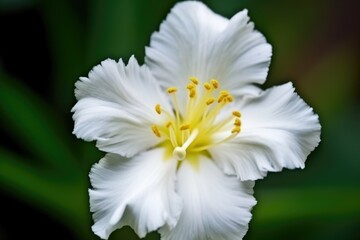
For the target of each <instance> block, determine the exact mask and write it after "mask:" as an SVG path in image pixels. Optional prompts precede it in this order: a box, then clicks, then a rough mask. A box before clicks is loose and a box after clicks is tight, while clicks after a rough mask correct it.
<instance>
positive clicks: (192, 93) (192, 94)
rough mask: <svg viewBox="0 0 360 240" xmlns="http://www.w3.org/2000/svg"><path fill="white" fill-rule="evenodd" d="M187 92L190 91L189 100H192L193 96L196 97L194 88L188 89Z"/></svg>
mask: <svg viewBox="0 0 360 240" xmlns="http://www.w3.org/2000/svg"><path fill="white" fill-rule="evenodd" d="M189 91H190V92H189V97H190V98H194V97H195V95H196V89H195V88H192V89H190V90H189Z"/></svg>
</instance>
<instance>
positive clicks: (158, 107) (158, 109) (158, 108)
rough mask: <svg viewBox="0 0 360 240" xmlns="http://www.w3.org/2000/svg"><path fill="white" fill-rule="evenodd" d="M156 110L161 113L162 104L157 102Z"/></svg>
mask: <svg viewBox="0 0 360 240" xmlns="http://www.w3.org/2000/svg"><path fill="white" fill-rule="evenodd" d="M155 111H156V112H157V113H158V114H161V106H160V104H156V105H155Z"/></svg>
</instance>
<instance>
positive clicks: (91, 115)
mask: <svg viewBox="0 0 360 240" xmlns="http://www.w3.org/2000/svg"><path fill="white" fill-rule="evenodd" d="M75 94H76V97H77V99H78V102H77V104H76V105H75V106H74V108H73V109H72V111H73V112H74V115H73V118H74V121H75V128H74V134H76V136H77V137H79V138H83V139H85V140H87V141H92V140H96V141H97V147H99V149H101V150H103V151H106V152H112V153H117V154H120V155H123V156H126V157H131V156H134V155H135V154H136V153H138V152H141V151H143V150H146V149H148V148H149V147H152V146H154V145H156V144H157V143H159V141H160V139H159V138H157V137H156V136H155V135H154V134H153V132H152V130H151V125H152V124H156V123H158V122H159V121H160V120H161V118H160V117H159V115H157V114H156V112H155V110H154V106H155V105H156V104H158V103H159V104H161V105H162V107H163V108H165V109H171V108H170V105H169V102H168V100H167V99H166V96H165V95H164V94H163V92H162V91H161V89H160V87H159V85H158V83H157V82H156V81H155V80H154V78H153V77H152V75H151V73H150V72H149V70H148V69H147V68H146V67H145V66H143V67H140V66H139V65H138V63H137V61H136V60H135V58H134V57H131V59H130V61H129V64H128V65H127V66H125V65H124V63H123V62H122V60H120V61H119V62H118V63H116V62H115V61H113V60H105V61H103V62H102V63H101V65H98V66H96V67H95V68H94V69H93V70H92V71H91V72H90V73H89V77H88V78H81V79H80V81H78V82H77V83H76V90H75Z"/></svg>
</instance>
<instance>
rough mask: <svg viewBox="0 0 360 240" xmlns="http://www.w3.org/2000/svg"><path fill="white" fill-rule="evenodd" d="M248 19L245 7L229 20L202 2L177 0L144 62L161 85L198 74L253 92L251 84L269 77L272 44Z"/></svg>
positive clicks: (179, 82) (182, 81)
mask: <svg viewBox="0 0 360 240" xmlns="http://www.w3.org/2000/svg"><path fill="white" fill-rule="evenodd" d="M248 21H249V17H248V16H247V10H244V11H242V12H239V13H238V14H236V15H235V16H234V17H232V18H231V19H230V20H228V19H226V18H224V17H222V16H220V15H217V14H215V13H213V12H212V11H211V10H210V9H208V8H207V7H206V6H205V5H204V4H203V3H201V2H195V1H188V2H182V3H178V4H177V5H176V6H175V7H174V8H173V9H172V11H171V13H170V14H169V15H168V17H167V18H166V20H165V21H164V22H163V23H162V24H161V26H160V30H159V32H155V33H154V34H153V35H152V37H151V42H150V47H148V48H147V49H146V64H147V65H148V66H149V67H150V69H151V71H152V73H153V74H154V76H155V78H156V79H158V80H159V81H160V82H161V84H162V86H163V87H169V86H173V85H174V86H178V87H181V88H183V87H185V85H186V84H187V80H188V78H189V77H190V76H196V77H198V78H199V79H200V80H201V81H209V80H210V79H212V78H216V79H217V80H219V81H220V83H221V84H222V85H223V86H222V87H223V88H225V89H229V90H232V91H233V92H232V93H233V94H244V93H247V92H248V91H250V92H251V93H252V92H253V90H254V86H252V85H251V84H253V83H263V82H265V79H266V76H267V72H268V66H269V63H270V58H271V52H272V49H271V45H269V44H268V43H266V40H265V38H264V36H263V35H262V34H261V33H259V32H257V31H254V24H253V23H252V22H248ZM248 87H250V89H248Z"/></svg>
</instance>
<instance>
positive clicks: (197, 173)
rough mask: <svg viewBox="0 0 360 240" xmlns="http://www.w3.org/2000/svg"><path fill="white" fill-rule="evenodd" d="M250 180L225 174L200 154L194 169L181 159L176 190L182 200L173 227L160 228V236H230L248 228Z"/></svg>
mask: <svg viewBox="0 0 360 240" xmlns="http://www.w3.org/2000/svg"><path fill="white" fill-rule="evenodd" d="M253 186H254V182H252V181H248V182H240V181H238V179H236V178H235V177H231V176H226V175H225V174H224V173H223V172H222V171H221V170H220V169H219V168H218V167H217V166H216V165H215V164H214V162H213V161H212V160H210V159H207V158H205V157H204V158H202V159H200V161H199V167H198V169H196V168H194V166H193V165H191V164H190V163H189V162H188V161H184V162H183V163H182V165H181V166H180V169H179V171H178V183H177V192H178V194H179V195H180V196H181V198H182V199H183V202H184V206H183V210H182V213H181V215H180V218H179V220H178V223H177V225H176V226H175V228H174V229H172V230H169V229H167V228H166V227H164V228H161V229H160V230H159V232H160V233H161V235H162V239H166V240H168V239H171V240H183V239H187V240H210V239H212V240H225V239H228V240H234V239H242V237H243V236H244V235H245V234H246V232H247V230H248V223H249V221H250V219H251V213H250V210H251V208H252V207H253V206H254V205H255V204H256V200H255V199H254V197H253V196H252V194H253V190H252V188H253Z"/></svg>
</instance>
